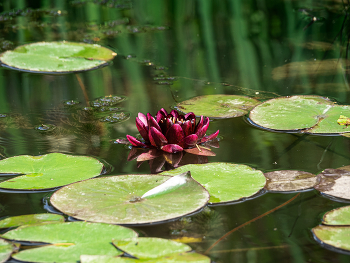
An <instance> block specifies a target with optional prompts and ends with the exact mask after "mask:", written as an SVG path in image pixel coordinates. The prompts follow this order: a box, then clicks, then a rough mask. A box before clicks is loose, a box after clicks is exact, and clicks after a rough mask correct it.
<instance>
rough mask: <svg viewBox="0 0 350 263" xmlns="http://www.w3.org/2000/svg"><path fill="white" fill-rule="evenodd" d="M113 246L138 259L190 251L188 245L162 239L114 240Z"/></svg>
mask: <svg viewBox="0 0 350 263" xmlns="http://www.w3.org/2000/svg"><path fill="white" fill-rule="evenodd" d="M113 244H114V245H115V246H116V247H117V248H118V249H119V250H121V251H124V252H126V253H127V254H129V255H131V256H133V257H136V258H138V259H149V258H159V257H164V256H166V255H170V254H174V253H183V252H188V251H191V250H192V248H191V247H190V246H188V245H185V244H182V243H179V242H176V241H172V240H168V239H163V238H149V237H139V238H131V239H126V240H114V241H113Z"/></svg>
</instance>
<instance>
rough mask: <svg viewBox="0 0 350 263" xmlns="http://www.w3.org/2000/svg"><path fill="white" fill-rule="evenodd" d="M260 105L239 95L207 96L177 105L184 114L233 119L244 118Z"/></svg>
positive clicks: (256, 101) (254, 100)
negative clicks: (192, 113) (191, 113)
mask: <svg viewBox="0 0 350 263" xmlns="http://www.w3.org/2000/svg"><path fill="white" fill-rule="evenodd" d="M258 103H259V101H258V100H256V99H253V98H250V97H246V96H238V95H224V94H221V95H205V96H199V97H195V98H193V99H189V100H185V101H183V102H180V103H178V104H177V105H176V107H175V108H176V109H177V110H179V111H182V112H184V113H188V112H194V114H196V115H197V116H200V115H203V116H207V117H211V118H233V117H239V116H243V115H245V114H247V113H248V111H249V110H250V109H251V108H253V107H254V106H255V105H257V104H258Z"/></svg>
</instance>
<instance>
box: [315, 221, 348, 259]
mask: <svg viewBox="0 0 350 263" xmlns="http://www.w3.org/2000/svg"><path fill="white" fill-rule="evenodd" d="M312 233H313V234H314V237H315V239H316V241H318V242H319V243H321V244H322V245H324V244H326V245H328V246H331V247H334V248H337V249H342V250H346V251H347V252H350V241H349V236H350V226H337V227H334V226H325V225H319V226H317V227H314V228H313V229H312Z"/></svg>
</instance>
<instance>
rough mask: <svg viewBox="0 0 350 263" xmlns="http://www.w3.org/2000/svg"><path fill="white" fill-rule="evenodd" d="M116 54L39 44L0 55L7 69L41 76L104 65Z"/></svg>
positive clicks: (71, 45) (61, 44)
mask: <svg viewBox="0 0 350 263" xmlns="http://www.w3.org/2000/svg"><path fill="white" fill-rule="evenodd" d="M116 55H117V54H116V53H115V52H113V51H112V50H110V49H107V48H105V47H102V46H100V45H96V44H95V45H91V44H84V43H72V42H65V41H63V42H38V43H32V44H27V45H23V46H19V47H17V48H15V49H14V50H11V51H6V52H4V53H2V54H0V61H1V63H3V65H4V66H8V67H11V68H13V69H17V70H24V71H31V72H39V73H68V72H77V71H83V70H90V69H93V68H97V67H100V66H102V65H105V64H106V62H107V61H109V60H112V59H113V58H114V56H116Z"/></svg>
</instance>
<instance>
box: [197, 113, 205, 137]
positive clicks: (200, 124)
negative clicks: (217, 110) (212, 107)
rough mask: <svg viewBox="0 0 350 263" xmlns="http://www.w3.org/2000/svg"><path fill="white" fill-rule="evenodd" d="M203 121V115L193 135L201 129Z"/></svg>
mask: <svg viewBox="0 0 350 263" xmlns="http://www.w3.org/2000/svg"><path fill="white" fill-rule="evenodd" d="M203 121H204V120H203V115H201V117H200V119H199V122H198V123H197V125H196V129H195V133H197V131H198V130H199V129H201V128H202V127H203Z"/></svg>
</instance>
